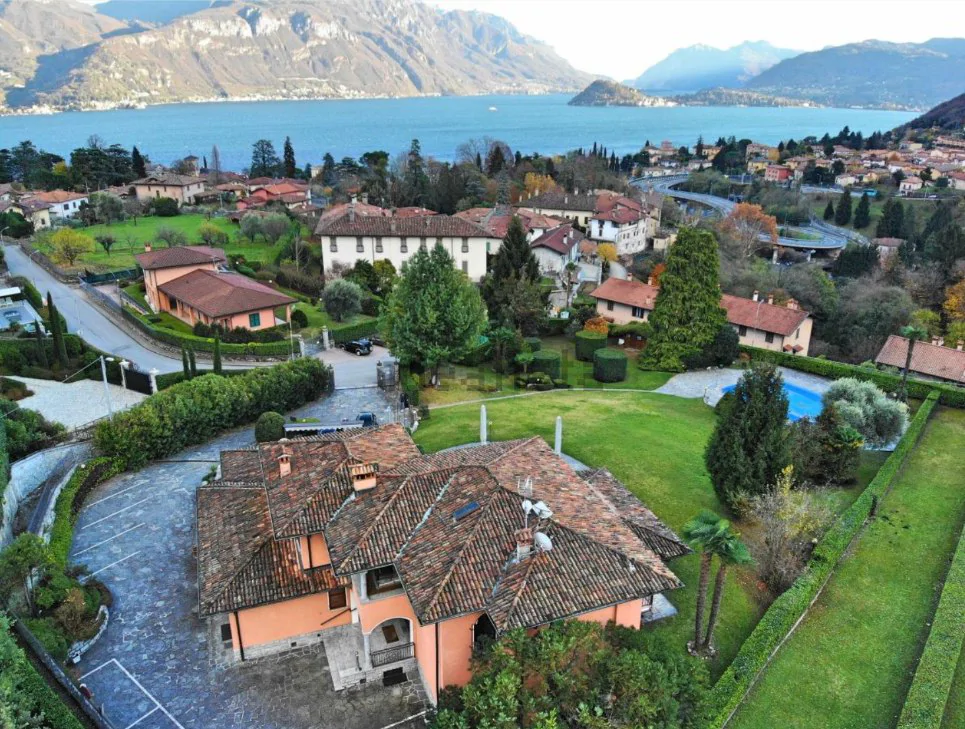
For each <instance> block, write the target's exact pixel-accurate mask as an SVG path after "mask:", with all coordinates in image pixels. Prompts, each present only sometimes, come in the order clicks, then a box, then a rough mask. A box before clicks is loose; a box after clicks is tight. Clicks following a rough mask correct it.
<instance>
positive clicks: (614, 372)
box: [593, 349, 627, 382]
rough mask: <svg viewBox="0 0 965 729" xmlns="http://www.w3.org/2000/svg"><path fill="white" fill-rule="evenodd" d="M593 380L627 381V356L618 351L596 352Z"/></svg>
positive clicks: (602, 350) (605, 350) (594, 354)
mask: <svg viewBox="0 0 965 729" xmlns="http://www.w3.org/2000/svg"><path fill="white" fill-rule="evenodd" d="M593 379H594V380H597V381H598V382H623V381H624V380H625V379H627V356H626V355H625V354H624V353H623V352H621V351H620V350H618V349H598V350H596V351H595V352H594V353H593Z"/></svg>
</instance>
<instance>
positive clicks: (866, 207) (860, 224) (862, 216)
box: [854, 193, 871, 229]
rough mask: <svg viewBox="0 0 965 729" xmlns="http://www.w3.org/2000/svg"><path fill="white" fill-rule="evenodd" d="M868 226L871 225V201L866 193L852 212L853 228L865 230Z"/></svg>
mask: <svg viewBox="0 0 965 729" xmlns="http://www.w3.org/2000/svg"><path fill="white" fill-rule="evenodd" d="M869 225H871V199H870V198H869V197H868V193H865V194H864V195H862V196H861V200H860V201H859V202H858V207H857V208H855V211H854V227H855V228H858V229H860V228H867V227H868V226H869Z"/></svg>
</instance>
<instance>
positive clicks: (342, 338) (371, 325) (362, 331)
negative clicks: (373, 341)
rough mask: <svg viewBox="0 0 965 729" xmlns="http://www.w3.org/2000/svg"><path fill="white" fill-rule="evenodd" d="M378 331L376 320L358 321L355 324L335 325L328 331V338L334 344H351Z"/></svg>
mask: <svg viewBox="0 0 965 729" xmlns="http://www.w3.org/2000/svg"><path fill="white" fill-rule="evenodd" d="M378 330H379V321H378V319H372V320H371V321H360V322H358V323H356V324H345V325H336V326H335V327H330V328H329V330H328V337H329V339H330V340H331V341H332V342H333V343H334V344H343V343H345V342H351V341H352V340H353V339H359V338H361V337H369V336H371V335H373V334H375V333H376V332H377V331H378Z"/></svg>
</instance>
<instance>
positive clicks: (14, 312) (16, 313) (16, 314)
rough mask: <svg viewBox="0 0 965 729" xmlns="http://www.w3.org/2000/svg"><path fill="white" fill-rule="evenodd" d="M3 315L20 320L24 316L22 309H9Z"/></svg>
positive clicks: (13, 319) (12, 319)
mask: <svg viewBox="0 0 965 729" xmlns="http://www.w3.org/2000/svg"><path fill="white" fill-rule="evenodd" d="M3 315H4V316H5V317H6V318H7V319H9V320H10V321H20V320H21V319H22V318H23V316H22V315H21V313H20V309H7V310H6V311H5V312H3Z"/></svg>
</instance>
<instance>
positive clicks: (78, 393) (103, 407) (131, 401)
mask: <svg viewBox="0 0 965 729" xmlns="http://www.w3.org/2000/svg"><path fill="white" fill-rule="evenodd" d="M9 379H11V380H16V381H17V382H22V383H24V384H25V385H26V386H27V388H28V389H29V390H30V391H31V392H33V395H31V396H30V397H25V398H24V399H23V400H21V401H20V407H24V408H30V409H31V410H36V411H37V412H39V413H40V414H41V415H43V416H44V417H45V418H47V420H52V421H56V422H58V423H62V424H63V425H64V426H65V427H66V428H67V429H68V430H71V429H73V428H79V427H80V426H81V425H85V424H87V423H89V422H91V421H92V420H97V419H98V418H106V417H107V415H108V410H109V409H108V403H107V395H105V393H104V383H103V382H101V381H98V380H77V381H75V382H70V383H66V382H59V381H57V380H38V379H36V378H33V377H19V376H11V377H10V378H9ZM107 389H108V391H109V392H110V398H111V399H110V408H111V409H113V411H114V412H115V413H116V412H120V411H121V410H127V409H128V408H132V407H134V406H135V405H137V404H138V403H139V402H141V400H143V399H144V398H146V397H147V395H144V394H142V393H140V392H135V391H134V390H125V389H124V388H123V387H121V386H120V385H111V384H108V385H107Z"/></svg>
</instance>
